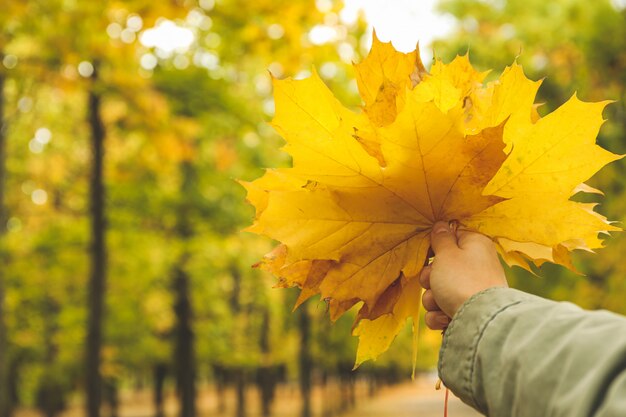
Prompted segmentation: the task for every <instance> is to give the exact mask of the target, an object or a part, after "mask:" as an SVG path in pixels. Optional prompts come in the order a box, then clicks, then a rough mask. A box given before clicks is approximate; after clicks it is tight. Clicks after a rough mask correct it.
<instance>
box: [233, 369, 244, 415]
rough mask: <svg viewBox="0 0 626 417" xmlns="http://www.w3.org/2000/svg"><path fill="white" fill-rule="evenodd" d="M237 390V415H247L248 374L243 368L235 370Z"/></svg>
mask: <svg viewBox="0 0 626 417" xmlns="http://www.w3.org/2000/svg"><path fill="white" fill-rule="evenodd" d="M235 390H236V392H237V410H236V413H235V415H236V416H237V417H245V416H246V374H245V371H244V369H243V368H241V367H240V368H237V369H236V370H235Z"/></svg>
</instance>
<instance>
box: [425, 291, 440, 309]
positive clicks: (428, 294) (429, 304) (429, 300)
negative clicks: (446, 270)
mask: <svg viewBox="0 0 626 417" xmlns="http://www.w3.org/2000/svg"><path fill="white" fill-rule="evenodd" d="M422 304H423V305H424V308H425V309H426V311H436V310H441V308H439V305H437V302H436V301H435V297H434V296H433V292H432V291H431V290H428V291H424V295H422Z"/></svg>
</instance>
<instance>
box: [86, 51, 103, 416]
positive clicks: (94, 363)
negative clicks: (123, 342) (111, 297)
mask: <svg viewBox="0 0 626 417" xmlns="http://www.w3.org/2000/svg"><path fill="white" fill-rule="evenodd" d="M100 107H101V97H100V92H99V90H98V65H97V63H94V72H93V74H92V76H91V86H90V89H89V127H90V130H91V147H92V155H93V156H92V157H93V160H92V171H91V185H90V190H89V191H90V218H91V247H90V260H91V262H90V268H91V270H90V276H89V288H88V291H89V298H88V300H89V304H88V310H89V313H88V318H87V343H86V345H85V346H86V349H87V351H86V362H85V379H86V381H85V386H86V398H87V401H86V405H87V416H88V417H99V416H100V404H101V402H102V376H101V375H100V360H101V358H100V355H101V348H102V321H103V315H104V291H105V287H106V244H105V231H106V220H105V215H104V213H105V211H104V209H105V207H104V204H105V195H104V193H105V190H104V179H103V162H104V138H105V130H104V124H103V122H102V117H101V110H100Z"/></svg>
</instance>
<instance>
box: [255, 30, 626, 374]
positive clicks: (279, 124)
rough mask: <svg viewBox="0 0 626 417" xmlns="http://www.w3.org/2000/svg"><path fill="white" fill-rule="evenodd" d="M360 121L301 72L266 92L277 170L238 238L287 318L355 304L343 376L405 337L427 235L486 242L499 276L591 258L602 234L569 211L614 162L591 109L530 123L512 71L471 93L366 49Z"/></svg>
mask: <svg viewBox="0 0 626 417" xmlns="http://www.w3.org/2000/svg"><path fill="white" fill-rule="evenodd" d="M355 70H356V78H357V82H358V86H359V90H360V94H361V97H362V99H363V102H364V111H363V112H361V113H355V112H352V111H351V110H349V109H347V108H345V107H344V106H343V105H342V104H341V103H340V102H339V101H338V100H337V99H335V97H334V96H333V94H332V93H331V92H330V91H329V89H328V88H327V87H326V86H325V85H324V83H323V82H322V81H321V79H320V78H319V77H318V75H317V74H316V73H313V75H312V76H311V77H310V78H308V79H305V80H299V81H296V80H292V79H286V80H274V99H275V102H276V116H275V118H274V120H273V122H272V124H273V126H274V127H275V128H276V130H277V131H278V132H279V133H280V134H281V135H282V136H283V137H284V138H285V140H286V142H287V144H286V146H285V150H286V151H287V152H288V153H289V154H290V155H291V156H292V157H293V167H292V168H288V169H270V170H268V171H267V172H266V174H265V175H264V176H263V177H262V178H260V179H258V180H256V181H254V182H252V183H249V184H244V185H245V187H246V188H247V190H248V199H249V201H251V202H252V204H254V205H255V207H256V221H255V223H254V224H253V225H252V226H251V227H250V228H249V229H248V230H250V231H252V232H255V233H260V234H264V235H266V236H269V237H271V238H273V239H276V240H278V241H280V242H281V243H282V245H281V246H279V247H278V248H277V249H276V250H275V251H274V252H273V253H271V254H269V255H268V256H267V257H266V258H265V259H264V260H263V261H262V263H261V265H262V266H263V268H265V269H268V270H269V271H271V272H272V273H274V274H275V275H277V276H279V277H280V281H279V284H278V286H281V287H290V286H298V287H300V288H302V294H301V297H300V299H299V300H298V304H299V303H301V302H302V301H304V300H305V299H306V298H308V297H310V296H311V295H313V294H317V293H320V294H321V297H322V298H323V299H325V300H327V301H328V302H329V306H330V310H331V318H333V319H336V317H338V316H339V315H340V314H342V313H343V312H345V311H346V310H347V309H349V308H351V307H352V306H354V305H355V304H357V303H360V302H362V305H361V307H360V311H359V313H358V316H357V320H356V323H355V327H354V334H355V335H357V336H359V342H360V343H359V347H358V351H357V360H356V365H357V366H358V364H360V363H362V362H363V361H364V360H367V359H375V358H376V357H377V356H378V355H379V354H380V353H382V352H384V351H385V350H386V349H387V348H388V347H389V345H390V344H391V342H392V341H393V339H394V337H395V336H396V335H397V334H398V332H399V331H400V330H401V329H402V327H403V326H404V324H405V322H406V319H407V318H408V317H412V318H413V319H414V325H416V321H417V317H418V312H419V311H418V307H419V304H420V293H421V288H420V286H419V281H418V280H417V279H416V278H415V277H416V276H417V275H418V274H419V272H420V271H421V269H422V267H423V265H424V264H425V261H426V257H427V252H428V248H429V246H430V239H429V235H430V230H431V227H432V225H433V224H434V223H435V222H436V221H440V220H444V221H451V220H456V221H458V222H459V223H460V225H461V227H464V228H467V229H470V230H474V231H478V232H481V233H484V234H486V235H487V236H490V237H491V238H492V239H493V240H494V241H495V242H496V244H497V248H498V250H499V252H500V253H501V255H502V257H503V259H504V260H505V261H506V262H507V263H509V265H519V266H522V267H524V268H527V269H529V262H532V263H535V264H536V265H540V264H541V263H543V262H546V261H549V262H554V263H558V264H561V265H564V266H566V267H568V268H571V269H573V266H572V264H571V261H570V258H569V254H570V251H572V250H573V249H587V250H592V249H594V248H598V247H601V246H602V241H601V240H600V239H599V238H598V233H603V232H609V231H614V230H618V228H617V227H615V226H612V225H611V224H610V223H609V222H608V221H607V220H606V219H605V218H604V217H603V216H601V215H599V214H598V213H596V212H594V211H593V206H592V205H589V204H582V203H576V202H573V201H571V200H570V199H569V198H570V197H571V196H572V195H573V194H574V193H577V192H598V191H597V190H594V189H591V188H590V187H588V186H586V185H584V181H586V180H587V179H588V178H589V177H591V176H592V175H593V174H594V173H595V172H596V171H598V170H599V169H600V168H601V167H603V166H604V165H606V164H607V163H609V162H611V161H614V160H616V159H619V158H620V156H617V155H614V154H612V153H610V152H608V151H606V150H604V149H602V148H600V147H599V146H597V145H596V144H595V137H596V135H597V133H598V130H599V128H600V125H601V124H602V122H603V120H602V110H603V108H604V106H605V105H606V103H605V102H603V103H584V102H582V101H580V100H578V99H577V98H576V97H575V96H574V97H573V98H572V99H570V100H569V101H568V102H567V103H565V104H564V105H562V106H561V107H560V108H558V109H557V110H556V111H554V112H553V113H551V114H549V115H547V116H546V117H544V118H540V117H539V115H538V113H537V111H536V106H535V104H534V100H535V95H536V93H537V90H538V88H539V85H540V82H534V81H531V80H528V79H527V78H526V77H525V76H524V73H523V71H522V68H521V67H520V66H519V65H517V64H515V63H514V64H513V65H512V66H511V67H508V68H507V69H505V71H504V72H503V73H502V75H501V77H500V78H499V79H498V80H497V81H495V82H492V83H489V84H487V85H483V80H484V77H485V75H486V73H480V72H477V71H476V70H474V68H473V67H472V66H471V64H470V62H469V59H468V57H467V56H462V57H457V58H456V59H455V60H454V61H452V62H451V63H450V64H444V63H443V62H440V61H438V62H436V63H435V64H434V65H433V68H432V70H431V73H430V74H429V73H428V72H427V71H426V69H425V68H424V66H423V65H422V63H421V61H420V59H419V53H418V52H417V51H415V52H412V53H409V54H403V53H399V52H397V51H395V50H394V49H393V47H392V46H391V44H385V43H381V42H380V41H379V40H378V39H377V38H376V37H374V44H373V47H372V51H371V52H370V55H369V56H368V57H367V58H366V59H365V60H364V61H363V62H362V63H361V64H357V65H356V66H355Z"/></svg>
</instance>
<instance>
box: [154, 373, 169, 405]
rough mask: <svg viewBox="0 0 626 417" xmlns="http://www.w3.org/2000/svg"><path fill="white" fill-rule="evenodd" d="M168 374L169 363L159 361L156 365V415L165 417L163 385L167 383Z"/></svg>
mask: <svg viewBox="0 0 626 417" xmlns="http://www.w3.org/2000/svg"><path fill="white" fill-rule="evenodd" d="M166 376H167V365H165V364H163V363H158V364H156V365H155V366H154V410H155V413H154V416H155V417H164V416H165V410H164V409H163V398H164V397H163V386H164V385H165V377H166Z"/></svg>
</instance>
